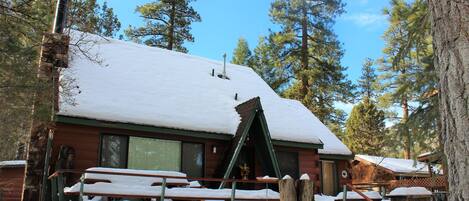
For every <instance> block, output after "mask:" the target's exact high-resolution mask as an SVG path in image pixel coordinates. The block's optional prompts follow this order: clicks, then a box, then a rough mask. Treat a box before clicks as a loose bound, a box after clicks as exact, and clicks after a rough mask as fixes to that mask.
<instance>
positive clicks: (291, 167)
mask: <svg viewBox="0 0 469 201" xmlns="http://www.w3.org/2000/svg"><path fill="white" fill-rule="evenodd" d="M276 155H277V161H278V165H279V168H280V172H281V173H282V176H284V175H290V176H291V177H293V178H298V177H299V176H298V175H299V173H298V172H299V168H298V153H296V152H284V151H278V152H277V153H276Z"/></svg>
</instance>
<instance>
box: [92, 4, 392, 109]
mask: <svg viewBox="0 0 469 201" xmlns="http://www.w3.org/2000/svg"><path fill="white" fill-rule="evenodd" d="M102 1H103V0H101V2H102ZM107 2H108V5H109V6H110V7H112V8H113V9H114V11H115V13H116V14H117V16H118V18H119V20H120V21H121V23H122V30H123V29H125V28H127V27H128V26H129V24H131V25H133V26H138V25H141V24H142V19H141V18H140V17H139V15H138V14H137V13H135V7H136V6H137V5H142V4H144V3H147V2H151V0H131V1H122V0H107ZM271 2H272V0H197V1H195V2H193V3H192V5H193V7H194V9H195V10H196V11H197V12H198V13H199V14H200V16H201V18H202V22H197V23H193V25H192V31H191V32H192V34H193V36H194V38H195V41H194V42H193V43H186V45H185V46H186V47H187V48H188V50H189V53H190V54H193V55H198V56H203V57H207V58H211V59H215V60H222V55H223V53H225V52H226V53H227V54H228V58H231V55H232V52H233V49H234V48H235V46H236V42H237V40H238V38H239V37H244V38H245V39H246V40H247V41H248V43H249V46H250V48H251V49H252V48H254V47H255V45H256V44H257V41H258V39H259V36H262V35H267V34H268V30H269V28H270V29H275V28H276V27H277V26H276V25H274V24H272V22H271V21H270V18H269V15H268V11H269V7H270V4H271ZM344 2H345V3H346V4H347V6H346V8H345V10H346V13H344V14H343V15H342V16H340V17H339V18H338V19H337V21H336V24H335V26H334V29H335V32H336V34H337V35H338V38H339V41H340V42H341V43H342V44H343V48H344V49H345V55H344V57H343V59H342V61H341V62H342V65H344V66H347V67H348V68H349V69H348V70H347V72H346V73H347V75H348V78H349V79H350V80H352V81H353V82H356V80H357V79H358V77H359V76H360V73H361V65H362V63H363V60H364V59H365V58H367V57H370V58H373V59H376V58H379V57H380V56H381V55H382V53H381V52H382V49H383V47H384V42H383V40H382V38H381V36H382V35H383V33H384V31H385V29H386V28H387V26H388V23H387V21H386V17H385V16H383V15H382V10H383V8H384V7H387V6H388V5H389V2H388V1H387V0H344ZM337 106H338V107H340V108H342V109H344V110H345V111H346V112H347V113H348V112H349V111H350V110H351V107H352V105H351V104H337Z"/></svg>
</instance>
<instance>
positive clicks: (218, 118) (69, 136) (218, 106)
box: [51, 32, 353, 195]
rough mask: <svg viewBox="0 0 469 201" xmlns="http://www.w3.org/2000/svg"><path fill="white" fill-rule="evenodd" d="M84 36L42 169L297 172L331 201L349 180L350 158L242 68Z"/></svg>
mask: <svg viewBox="0 0 469 201" xmlns="http://www.w3.org/2000/svg"><path fill="white" fill-rule="evenodd" d="M74 33H76V32H74ZM86 36H87V37H86V39H85V40H81V41H88V40H90V41H92V42H91V43H89V44H88V45H89V47H83V46H82V47H81V48H82V49H83V48H84V49H87V50H89V51H88V55H87V56H85V55H82V54H81V52H80V51H78V50H76V48H75V46H71V47H70V49H71V52H70V55H71V58H70V67H69V68H68V69H66V70H64V71H63V72H62V80H61V82H62V85H63V86H65V85H67V86H68V87H70V86H72V87H71V89H72V90H71V91H67V93H72V94H74V96H73V102H74V104H69V103H65V102H66V101H65V98H63V97H61V104H60V111H59V112H58V115H57V117H56V130H55V134H54V141H53V151H52V160H51V167H56V169H57V168H59V167H60V168H64V167H66V168H74V169H79V170H84V169H86V168H89V167H95V166H103V167H116V168H131V169H158V170H175V171H181V172H185V173H187V174H188V176H191V177H217V178H233V177H234V178H238V179H243V178H244V179H255V178H256V177H257V176H264V175H269V176H275V177H281V176H283V175H285V174H289V175H291V176H292V177H294V178H298V177H299V176H300V175H301V174H304V173H306V174H308V175H309V176H310V178H312V179H314V180H315V181H316V184H317V185H316V188H317V189H316V191H322V192H324V193H326V194H331V195H335V194H336V193H337V192H338V191H339V186H340V185H342V184H345V183H350V182H351V174H350V173H351V172H350V170H351V169H350V164H349V160H351V159H352V158H353V155H352V152H351V151H350V150H349V149H348V148H347V147H346V146H345V145H344V144H343V143H342V142H341V141H340V140H339V139H338V138H337V137H336V136H335V135H334V134H333V133H332V132H331V131H330V130H329V129H328V128H327V127H326V126H325V125H324V124H323V123H321V122H320V121H319V119H318V118H316V117H315V116H314V114H312V113H311V112H310V111H309V110H308V109H307V108H306V107H305V106H303V105H302V104H301V103H300V102H298V101H296V100H289V99H284V98H281V97H279V96H278V95H277V94H276V93H275V92H274V91H273V90H272V89H271V88H270V87H269V86H268V85H267V84H266V83H265V82H264V81H263V80H262V79H261V78H260V77H259V76H258V75H257V74H256V73H255V72H254V71H253V70H252V69H251V68H249V67H244V66H239V65H233V64H226V68H224V64H223V63H222V62H217V61H213V60H209V59H205V58H201V57H197V56H191V55H188V54H183V53H179V52H174V51H169V50H165V49H160V48H154V47H148V46H144V45H139V44H134V43H130V42H124V41H118V40H114V39H108V38H101V37H97V36H94V35H89V34H86ZM82 44H83V43H82ZM90 55H91V57H92V56H93V55H97V56H98V60H99V61H101V62H100V64H99V62H94V61H91V60H90V59H88V58H89V57H90ZM224 69H225V70H226V74H225V75H224V74H223V72H224ZM74 86H78V87H79V88H75V87H74ZM59 153H62V154H61V156H60V157H59ZM57 158H60V159H59V160H58V159H57ZM239 185H240V187H241V188H252V186H248V185H245V186H243V185H242V184H239Z"/></svg>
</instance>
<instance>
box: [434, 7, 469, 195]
mask: <svg viewBox="0 0 469 201" xmlns="http://www.w3.org/2000/svg"><path fill="white" fill-rule="evenodd" d="M428 2H429V10H430V17H431V22H432V24H431V27H432V35H433V48H434V54H435V58H434V60H435V62H434V63H435V65H436V67H437V68H438V70H439V78H440V81H439V88H440V89H439V90H440V93H439V99H440V115H441V126H442V127H441V136H442V139H443V141H444V145H445V146H444V150H445V155H446V156H447V160H448V184H449V200H451V201H464V200H466V201H467V200H469V32H468V31H469V1H467V0H429V1H428Z"/></svg>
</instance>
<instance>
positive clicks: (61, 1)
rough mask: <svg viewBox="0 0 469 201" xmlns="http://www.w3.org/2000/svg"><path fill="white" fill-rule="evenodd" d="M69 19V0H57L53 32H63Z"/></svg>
mask: <svg viewBox="0 0 469 201" xmlns="http://www.w3.org/2000/svg"><path fill="white" fill-rule="evenodd" d="M66 19H67V0H57V6H56V9H55V17H54V27H53V28H52V32H53V33H63V30H64V28H65V24H66V23H65V22H66Z"/></svg>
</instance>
